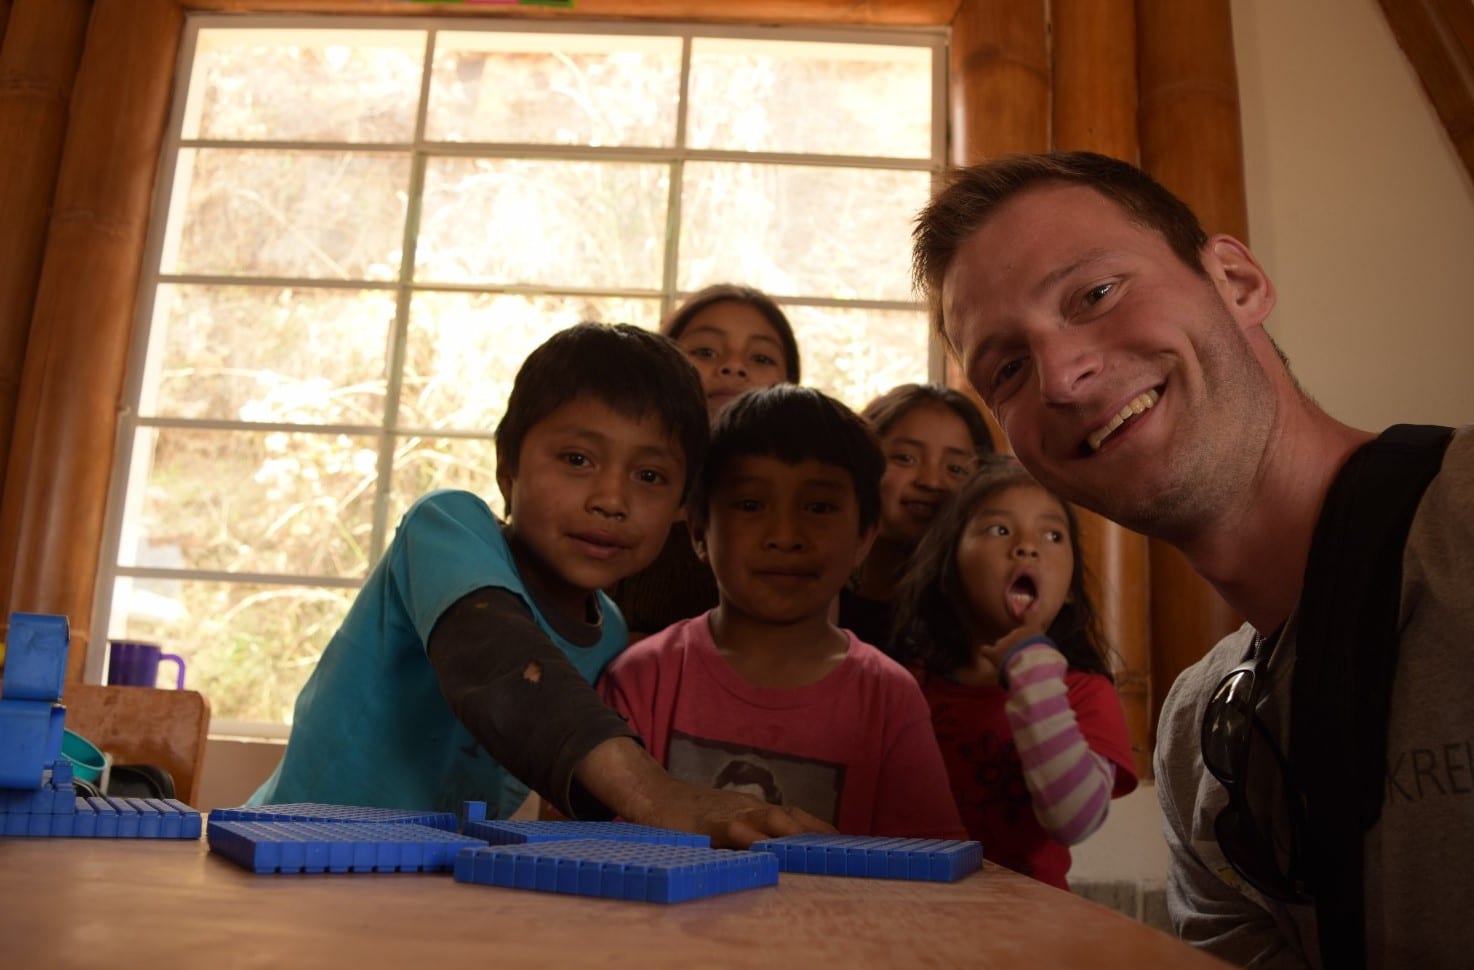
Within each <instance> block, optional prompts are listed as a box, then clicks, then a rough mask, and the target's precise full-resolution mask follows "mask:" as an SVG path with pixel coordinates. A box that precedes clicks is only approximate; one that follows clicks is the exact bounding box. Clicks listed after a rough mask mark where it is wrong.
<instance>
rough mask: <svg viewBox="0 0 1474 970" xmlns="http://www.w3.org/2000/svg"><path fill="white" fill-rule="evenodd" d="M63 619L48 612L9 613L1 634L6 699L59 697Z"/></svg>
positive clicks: (63, 668)
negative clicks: (3, 636) (3, 642)
mask: <svg viewBox="0 0 1474 970" xmlns="http://www.w3.org/2000/svg"><path fill="white" fill-rule="evenodd" d="M70 638H71V636H70V632H69V629H68V627H67V618H66V617H64V616H55V615H52V614H50V613H12V614H10V629H9V632H7V633H6V635H5V684H4V687H3V688H0V691H3V693H4V696H5V697H6V698H8V699H10V700H21V701H55V700H59V699H60V698H61V688H62V681H63V680H64V679H65V677H66V671H67V644H68V642H69V641H70Z"/></svg>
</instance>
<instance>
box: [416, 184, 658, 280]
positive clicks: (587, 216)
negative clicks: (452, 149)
mask: <svg viewBox="0 0 1474 970" xmlns="http://www.w3.org/2000/svg"><path fill="white" fill-rule="evenodd" d="M669 178H670V172H669V170H668V169H667V168H666V166H664V165H639V164H631V163H609V162H555V161H538V162H530V161H507V160H500V159H461V158H432V159H431V160H430V161H429V162H428V163H427V164H426V170H425V200H424V207H423V215H422V216H421V220H420V233H419V244H418V248H417V249H416V250H415V261H416V264H417V265H416V267H415V276H416V278H417V279H419V280H421V281H426V280H432V281H435V282H442V283H482V282H485V283H498V284H507V283H529V284H544V285H552V286H577V287H580V288H590V289H592V288H598V287H617V288H620V289H659V287H660V281H661V266H662V265H663V263H664V259H663V257H664V254H665V210H666V186H667V185H668V184H669Z"/></svg>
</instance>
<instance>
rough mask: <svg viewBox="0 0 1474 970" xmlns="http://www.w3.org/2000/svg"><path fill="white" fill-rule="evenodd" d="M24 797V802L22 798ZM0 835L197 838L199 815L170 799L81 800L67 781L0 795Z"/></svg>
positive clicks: (84, 837)
mask: <svg viewBox="0 0 1474 970" xmlns="http://www.w3.org/2000/svg"><path fill="white" fill-rule="evenodd" d="M23 795H28V796H29V797H23ZM0 805H3V808H4V810H3V811H0V835H8V836H31V837H37V838H63V839H198V838H199V837H200V813H199V812H197V811H195V810H194V809H193V808H190V807H189V806H188V805H186V804H184V803H183V802H181V801H178V800H176V799H173V798H117V797H82V796H79V795H77V794H76V790H75V789H74V788H73V787H72V784H71V782H70V781H68V782H67V783H65V784H63V785H52V784H48V785H44V786H42V788H40V789H37V790H34V791H30V792H25V793H21V792H16V791H3V792H0Z"/></svg>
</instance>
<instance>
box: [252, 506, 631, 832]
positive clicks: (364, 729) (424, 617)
mask: <svg viewBox="0 0 1474 970" xmlns="http://www.w3.org/2000/svg"><path fill="white" fill-rule="evenodd" d="M488 586H491V587H497V588H501V589H505V590H508V591H510V592H512V593H515V594H517V595H518V596H519V597H520V598H521V599H522V601H523V602H524V603H525V604H527V607H528V609H529V610H531V611H532V616H533V619H534V620H535V621H536V623H537V625H538V627H539V628H540V629H542V630H543V632H545V633H546V634H547V635H548V639H549V640H551V641H552V643H553V644H554V645H556V646H557V647H558V649H559V650H561V651H562V652H563V653H564V655H566V656H567V657H568V659H569V661H570V662H571V663H572V664H573V666H574V667H575V668H576V669H577V670H578V672H579V673H580V674H582V675H583V676H584V677H585V678H586V679H587V680H588V681H589V682H590V683H593V682H594V680H595V679H596V678H597V677H598V675H599V672H600V671H601V670H603V669H604V665H605V664H607V663H608V662H609V661H610V660H611V659H613V658H614V656H615V655H616V654H618V653H619V652H620V651H621V650H623V649H624V647H625V645H626V642H627V640H628V636H627V634H626V630H625V625H624V621H623V620H622V619H621V618H620V615H619V611H618V610H617V609H616V608H615V607H614V604H613V603H612V602H610V600H609V599H608V598H607V597H606V596H604V594H603V593H598V594H597V596H598V598H599V608H600V612H601V614H602V616H603V628H602V636H601V637H600V638H599V641H598V643H596V644H595V645H593V646H591V647H578V646H575V645H574V644H572V643H569V642H568V641H567V640H565V639H563V638H562V637H561V636H559V635H558V634H557V633H556V632H555V631H554V628H553V626H552V624H551V623H549V622H548V620H547V619H546V618H545V617H544V616H543V614H542V612H541V611H540V610H539V609H538V607H537V604H536V603H535V602H533V599H532V597H531V595H529V593H528V592H527V590H526V589H525V587H524V586H523V585H522V579H521V577H520V576H519V575H518V573H517V567H516V565H515V564H514V563H513V561H512V554H511V551H510V550H509V549H508V548H507V543H506V539H505V538H504V537H503V535H502V530H501V523H500V522H498V521H497V518H496V516H495V515H493V514H492V511H491V509H490V508H489V507H487V505H486V503H485V502H483V501H482V500H481V499H480V498H478V497H477V496H475V495H473V494H471V493H470V492H463V491H439V492H431V493H430V494H428V495H426V496H424V497H423V498H421V499H420V500H419V501H417V502H416V503H415V504H414V505H413V506H411V507H410V509H409V511H408V512H406V513H405V515H404V518H403V519H402V520H401V521H400V523H399V529H398V531H397V532H396V533H395V535H394V539H393V541H392V542H391V543H390V544H389V548H388V549H387V550H385V552H384V558H383V559H382V560H380V562H379V563H378V565H377V566H375V567H374V570H373V572H372V573H370V574H369V578H368V581H367V582H366V583H364V586H363V589H362V590H360V592H359V594H358V597H357V599H355V600H354V602H353V605H352V607H350V608H349V610H348V616H347V617H346V618H345V619H344V621H343V625H342V627H340V628H339V629H338V632H337V633H335V634H334V635H333V638H332V639H331V640H330V641H328V645H327V649H326V650H324V651H323V654H322V658H321V659H320V660H319V661H318V664H317V669H316V670H314V671H313V672H312V676H311V677H310V678H309V679H308V681H307V684H306V685H305V686H304V687H303V688H302V693H301V694H300V695H298V697H297V705H296V708H295V711H294V714H293V720H292V733H291V737H290V738H289V739H288V741H287V750H286V754H285V756H284V757H283V758H282V762H281V764H280V765H279V766H278V767H277V769H276V771H275V772H273V773H272V775H271V777H270V778H268V779H267V780H266V782H265V783H264V784H263V785H262V786H261V787H260V789H258V790H257V791H256V793H255V794H254V795H252V796H251V799H250V804H253V805H263V804H281V803H286V802H321V803H329V804H337V805H364V806H383V807H386V808H413V809H421V810H434V811H443V812H459V811H460V808H461V803H462V802H463V801H465V800H468V799H474V800H477V801H484V802H486V803H487V810H488V813H492V812H495V813H496V817H505V816H506V815H509V814H511V813H512V812H513V811H515V810H516V809H517V807H518V805H520V804H521V802H522V800H523V799H524V798H525V797H526V795H527V788H526V787H525V786H524V785H522V783H521V782H519V781H517V780H516V779H515V778H513V777H512V776H511V774H510V773H508V772H507V771H506V770H505V769H503V768H502V766H501V765H500V764H498V763H497V762H496V761H494V760H493V759H492V758H491V756H490V755H488V754H487V753H486V752H485V751H484V750H482V748H481V746H480V745H479V744H478V743H477V742H476V740H475V738H473V737H472V736H471V734H470V732H469V731H467V730H466V728H465V727H464V726H463V725H462V724H461V722H460V721H459V720H458V719H457V718H456V716H455V714H454V713H453V712H452V711H451V709H450V705H449V704H447V703H446V701H445V698H444V697H443V696H442V695H441V693H440V685H439V683H438V681H437V679H436V675H435V670H434V668H433V667H431V665H430V660H429V657H428V656H427V654H426V650H425V645H426V644H427V643H428V642H429V639H430V631H431V630H433V629H434V627H435V623H436V621H437V620H439V619H440V615H441V614H442V613H444V612H445V610H446V609H448V608H449V607H450V606H451V605H452V604H454V603H455V602H456V601H457V600H459V599H460V598H461V597H463V596H465V595H466V594H467V593H470V592H472V591H473V590H477V589H481V588H483V587H488Z"/></svg>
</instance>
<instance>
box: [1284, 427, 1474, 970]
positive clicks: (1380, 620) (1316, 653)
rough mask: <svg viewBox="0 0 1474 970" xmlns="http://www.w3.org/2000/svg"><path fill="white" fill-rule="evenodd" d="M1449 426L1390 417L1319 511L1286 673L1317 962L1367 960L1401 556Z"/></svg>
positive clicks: (1356, 964) (1358, 964) (1350, 964)
mask: <svg viewBox="0 0 1474 970" xmlns="http://www.w3.org/2000/svg"><path fill="white" fill-rule="evenodd" d="M1452 435H1453V431H1452V429H1450V428H1443V427H1431V426H1422V425H1396V426H1394V427H1392V428H1389V429H1388V430H1387V431H1386V432H1384V433H1383V434H1382V435H1381V436H1380V437H1378V438H1376V439H1375V440H1373V441H1371V442H1368V443H1367V444H1366V445H1364V446H1362V447H1361V448H1359V449H1357V451H1356V452H1355V453H1353V454H1352V456H1351V457H1350V458H1349V459H1348V460H1347V462H1346V464H1345V466H1344V467H1342V469H1341V471H1340V472H1339V473H1338V474H1337V475H1336V479H1335V481H1334V482H1333V483H1332V484H1331V488H1330V491H1329V492H1328V493H1327V495H1326V503H1325V507H1324V508H1323V509H1322V510H1321V514H1320V519H1319V520H1318V521H1317V523H1316V527H1315V535H1314V537H1313V539H1312V541H1311V547H1310V558H1309V561H1308V562H1307V564H1306V567H1305V590H1304V592H1303V594H1302V596H1301V600H1300V614H1299V634H1298V636H1297V638H1296V646H1295V671H1294V675H1293V677H1292V679H1291V709H1290V770H1291V775H1292V778H1293V782H1294V785H1295V788H1296V789H1297V790H1298V792H1299V794H1300V796H1301V797H1302V798H1303V799H1304V806H1305V819H1306V826H1305V828H1306V830H1305V831H1304V832H1301V833H1298V835H1299V842H1300V844H1301V846H1302V847H1303V852H1304V855H1303V857H1302V859H1301V863H1302V865H1303V869H1304V875H1305V876H1306V877H1307V879H1308V881H1309V883H1310V886H1311V889H1312V892H1313V893H1314V897H1315V913H1316V920H1317V923H1318V927H1319V931H1318V935H1319V938H1320V950H1321V961H1322V964H1323V965H1324V966H1326V967H1328V968H1354V970H1360V968H1363V967H1365V966H1366V934H1365V926H1366V919H1365V915H1366V914H1365V906H1364V902H1363V883H1362V879H1363V862H1364V859H1363V836H1364V835H1365V833H1366V832H1367V830H1369V829H1370V828H1371V827H1372V825H1374V824H1375V823H1376V821H1377V819H1378V818H1379V817H1380V815H1381V811H1382V799H1383V797H1384V786H1385V783H1386V774H1387V720H1388V714H1389V712H1390V708H1391V701H1392V681H1393V678H1394V676H1395V674H1396V672H1397V647H1398V643H1397V633H1398V609H1399V606H1400V603H1401V594H1402V556H1403V547H1404V546H1405V545H1406V544H1407V535H1408V530H1409V529H1411V528H1412V522H1413V515H1414V513H1416V512H1417V509H1418V504H1419V502H1420V501H1421V500H1422V496H1423V492H1424V491H1426V490H1427V487H1428V483H1429V482H1430V481H1432V479H1433V477H1434V476H1435V475H1437V474H1438V469H1439V467H1440V466H1441V465H1442V463H1443V453H1444V451H1445V450H1446V448H1447V447H1448V442H1449V439H1450V438H1451V437H1452Z"/></svg>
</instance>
